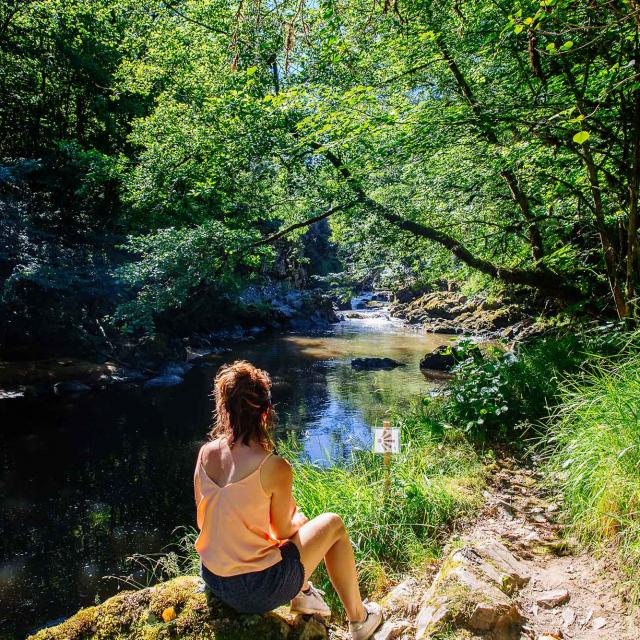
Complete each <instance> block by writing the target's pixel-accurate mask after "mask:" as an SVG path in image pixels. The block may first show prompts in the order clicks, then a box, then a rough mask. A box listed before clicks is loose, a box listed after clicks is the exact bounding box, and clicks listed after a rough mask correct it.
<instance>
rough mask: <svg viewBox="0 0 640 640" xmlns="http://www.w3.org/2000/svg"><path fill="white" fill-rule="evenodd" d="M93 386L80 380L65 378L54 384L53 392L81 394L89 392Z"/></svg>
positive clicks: (67, 394)
mask: <svg viewBox="0 0 640 640" xmlns="http://www.w3.org/2000/svg"><path fill="white" fill-rule="evenodd" d="M89 391H91V387H90V386H89V385H87V384H84V383H83V382H79V381H78V380H65V381H64V382H56V384H54V385H53V392H54V393H55V394H56V395H57V396H80V395H83V394H85V393H89Z"/></svg>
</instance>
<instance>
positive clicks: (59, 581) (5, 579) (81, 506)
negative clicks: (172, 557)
mask: <svg viewBox="0 0 640 640" xmlns="http://www.w3.org/2000/svg"><path fill="white" fill-rule="evenodd" d="M362 316H363V317H362V318H359V319H347V320H343V321H342V322H340V323H338V324H336V325H333V327H332V328H331V329H330V330H329V331H326V332H322V333H317V334H306V335H300V334H285V335H268V336H263V337H261V338H259V339H256V340H254V341H251V342H246V343H239V344H237V345H235V346H233V348H232V349H231V350H230V351H228V352H225V353H222V354H220V355H219V356H217V357H216V358H214V359H212V360H211V361H209V362H208V363H207V364H205V365H203V366H198V367H196V368H194V369H192V370H191V371H190V372H189V373H188V374H187V375H186V377H185V380H184V383H183V384H181V385H180V386H177V387H172V388H167V389H154V390H140V389H138V390H124V389H117V388H116V389H113V390H109V391H104V392H101V393H97V394H91V395H87V396H83V397H80V398H78V399H76V400H69V399H62V398H60V399H54V400H47V401H46V402H43V401H35V400H26V399H18V400H6V401H4V402H2V403H1V406H0V416H1V418H2V423H3V427H2V430H1V431H0V444H1V447H0V496H1V502H2V505H1V510H0V531H1V535H0V630H1V632H0V637H2V638H3V639H4V638H5V637H6V638H12V639H13V638H22V637H24V635H25V633H26V632H28V631H30V630H33V629H35V628H38V627H39V626H41V625H43V624H46V623H48V622H51V621H53V620H56V619H58V618H60V617H64V616H67V615H69V614H72V613H74V612H75V611H76V610H77V609H78V608H79V607H81V606H86V605H89V604H93V603H94V602H95V601H96V600H97V599H104V598H105V597H108V596H109V595H111V594H113V593H115V592H116V591H117V590H118V586H119V585H118V582H117V581H116V580H114V579H110V578H108V577H107V576H114V575H117V576H122V575H127V574H129V573H131V571H132V567H131V564H130V563H128V562H127V558H128V557H129V556H131V555H132V554H134V553H142V554H149V553H158V552H161V551H162V550H163V548H165V547H166V546H167V545H168V544H170V543H171V542H172V541H174V540H175V538H176V534H175V533H174V529H175V528H176V527H180V526H185V525H186V526H193V524H194V506H193V492H192V485H191V474H192V470H193V464H194V459H195V455H196V451H197V449H198V447H199V446H200V445H201V444H202V442H203V441H204V439H205V438H206V433H207V431H208V429H209V427H210V424H211V414H212V409H213V403H212V400H211V397H210V394H211V387H212V378H213V376H214V374H215V372H216V369H217V367H218V366H219V365H220V364H221V363H223V362H230V361H233V360H235V359H237V358H244V359H247V360H250V361H251V362H253V363H255V364H256V365H258V366H260V367H262V368H264V369H267V370H268V371H269V372H270V373H271V375H272V379H273V383H274V385H273V394H272V395H273V399H274V402H275V403H276V407H277V410H278V415H279V426H278V432H277V436H278V438H283V437H294V438H296V439H297V440H298V441H299V442H300V444H301V446H302V448H303V451H304V455H305V456H307V457H308V458H310V459H312V460H314V461H318V462H319V463H321V464H331V461H335V460H337V459H341V458H344V457H345V456H348V455H349V452H350V451H351V450H352V449H353V448H354V447H369V446H371V435H370V428H371V427H372V426H373V425H376V424H380V422H381V420H382V419H383V418H384V417H385V416H386V415H387V412H388V409H389V407H391V406H394V405H395V406H400V407H401V406H403V405H406V404H407V403H409V402H411V401H412V400H413V399H415V398H416V397H419V396H420V395H421V394H423V395H424V394H427V393H429V391H430V390H432V389H433V388H434V384H436V383H434V381H432V380H429V379H427V378H425V377H424V376H423V375H422V374H421V372H420V370H419V368H418V362H419V360H420V358H421V357H422V356H423V355H424V354H425V353H426V352H427V351H430V350H432V349H434V348H435V347H436V346H438V345H440V344H443V343H445V342H447V341H448V340H449V339H450V337H451V336H446V335H436V334H429V333H423V332H421V331H418V330H415V329H413V328H411V327H407V326H405V325H403V324H402V323H401V322H399V321H394V320H389V319H388V318H386V317H385V316H384V314H380V313H379V312H370V311H365V312H363V313H362ZM358 356H386V357H389V358H393V359H395V360H398V361H400V362H402V363H403V364H405V365H406V366H404V367H399V368H396V369H393V370H389V371H356V370H354V369H353V368H352V367H351V365H350V360H351V358H353V357H358Z"/></svg>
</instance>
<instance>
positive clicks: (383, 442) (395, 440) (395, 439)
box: [373, 429, 400, 453]
mask: <svg viewBox="0 0 640 640" xmlns="http://www.w3.org/2000/svg"><path fill="white" fill-rule="evenodd" d="M373 452H374V453H400V429H374V430H373Z"/></svg>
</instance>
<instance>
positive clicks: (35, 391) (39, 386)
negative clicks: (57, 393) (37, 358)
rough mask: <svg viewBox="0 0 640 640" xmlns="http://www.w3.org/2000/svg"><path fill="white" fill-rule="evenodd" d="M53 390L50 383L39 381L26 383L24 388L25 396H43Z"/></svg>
mask: <svg viewBox="0 0 640 640" xmlns="http://www.w3.org/2000/svg"><path fill="white" fill-rule="evenodd" d="M52 392H53V387H52V386H51V385H50V384H46V383H44V382H39V383H36V384H28V385H27V386H26V387H25V388H24V397H25V398H45V397H46V396H48V395H50V394H51V393H52Z"/></svg>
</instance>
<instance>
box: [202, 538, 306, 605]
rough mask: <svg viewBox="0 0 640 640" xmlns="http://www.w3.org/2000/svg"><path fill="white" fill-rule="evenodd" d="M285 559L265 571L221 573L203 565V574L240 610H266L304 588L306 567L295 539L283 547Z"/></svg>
mask: <svg viewBox="0 0 640 640" xmlns="http://www.w3.org/2000/svg"><path fill="white" fill-rule="evenodd" d="M280 553H281V554H282V560H281V561H280V562H276V564H274V565H273V566H272V567H269V568H267V569H263V570H262V571H252V572H250V573H241V574H240V575H237V576H218V575H216V574H215V573H211V571H209V569H207V567H205V566H204V565H201V570H200V575H201V576H202V579H203V580H204V582H205V584H206V585H207V587H208V588H209V589H210V590H211V591H212V592H213V594H214V595H215V596H216V597H217V598H218V599H219V600H222V602H224V603H226V604H228V605H229V606H230V607H232V608H233V609H235V610H236V611H239V612H240V613H266V612H267V611H273V609H276V608H278V607H280V606H282V605H283V604H286V603H287V602H289V601H290V600H292V599H293V598H294V597H295V596H296V595H297V594H298V593H299V592H300V589H302V584H303V582H304V567H303V566H302V562H300V552H299V551H298V547H296V545H295V544H293V542H285V544H283V545H282V546H281V547H280Z"/></svg>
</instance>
